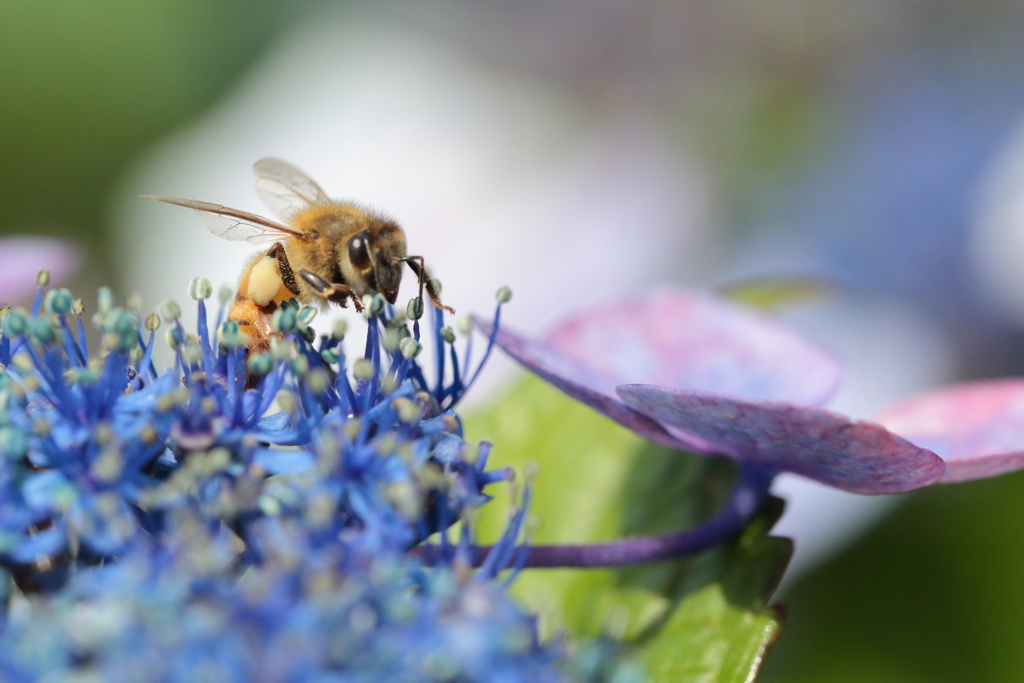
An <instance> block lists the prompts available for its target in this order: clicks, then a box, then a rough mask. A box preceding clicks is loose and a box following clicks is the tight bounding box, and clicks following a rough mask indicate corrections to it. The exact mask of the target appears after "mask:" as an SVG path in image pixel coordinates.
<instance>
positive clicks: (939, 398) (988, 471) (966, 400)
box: [878, 379, 1024, 482]
mask: <svg viewBox="0 0 1024 683" xmlns="http://www.w3.org/2000/svg"><path fill="white" fill-rule="evenodd" d="M878 422H879V423H880V424H882V425H885V427H886V428H888V429H890V430H892V431H893V432H896V433H897V434H899V435H900V436H902V437H904V438H906V439H909V440H910V441H913V442H914V443H916V444H918V445H919V446H922V447H924V448H928V449H930V450H932V451H935V452H936V453H938V454H939V455H940V456H941V457H942V458H943V459H945V461H946V474H945V476H943V478H942V481H944V482H957V481H969V480H971V479H981V478H984V477H991V476H995V475H997V474H1003V473H1005V472H1012V471H1014V470H1019V469H1021V468H1024V379H1002V380H987V381H982V382H970V383H966V384H958V385H954V386H951V387H946V388H943V389H939V390H938V391H934V392H930V393H927V394H922V395H920V396H916V397H914V398H911V399H909V400H907V401H905V402H904V403H901V404H899V405H896V406H894V407H892V408H889V409H888V410H886V411H885V412H883V413H882V415H880V416H879V417H878Z"/></svg>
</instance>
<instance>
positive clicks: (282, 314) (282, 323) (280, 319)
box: [270, 306, 297, 334]
mask: <svg viewBox="0 0 1024 683" xmlns="http://www.w3.org/2000/svg"><path fill="white" fill-rule="evenodd" d="M296 322H297V321H296V315H295V309H294V308H291V307H290V306H287V307H286V306H282V307H280V308H278V309H277V310H276V311H274V315H272V316H271V317H270V329H272V330H273V331H274V332H283V333H286V334H287V333H288V332H295V331H296Z"/></svg>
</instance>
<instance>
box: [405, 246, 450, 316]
mask: <svg viewBox="0 0 1024 683" xmlns="http://www.w3.org/2000/svg"><path fill="white" fill-rule="evenodd" d="M416 259H419V263H416ZM402 260H403V261H405V262H406V263H408V264H409V268H411V269H412V272H414V273H416V277H417V278H418V279H419V282H420V299H421V300H422V299H423V287H424V286H426V288H427V294H429V295H430V303H432V304H434V307H435V308H440V309H441V310H442V311H448V312H449V313H451V314H453V315H454V314H455V309H454V308H452V307H451V306H445V305H444V304H442V303H441V294H440V292H438V291H437V288H436V287H435V286H434V279H433V278H432V277H430V275H428V274H427V266H426V264H425V263H424V262H423V257H422V256H406V257H405V258H404V259H402Z"/></svg>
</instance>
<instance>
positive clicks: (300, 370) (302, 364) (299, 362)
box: [291, 356, 309, 376]
mask: <svg viewBox="0 0 1024 683" xmlns="http://www.w3.org/2000/svg"><path fill="white" fill-rule="evenodd" d="M291 366H292V374H293V375H296V376H301V375H305V374H306V373H307V372H309V361H308V360H306V357H305V356H296V357H295V358H292V360H291Z"/></svg>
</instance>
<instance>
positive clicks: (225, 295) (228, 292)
mask: <svg viewBox="0 0 1024 683" xmlns="http://www.w3.org/2000/svg"><path fill="white" fill-rule="evenodd" d="M234 293H235V290H234V289H232V288H231V285H221V286H220V289H219V290H218V291H217V298H218V299H220V302H221V303H222V304H226V303H227V302H229V301H231V297H232V296H234Z"/></svg>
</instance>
